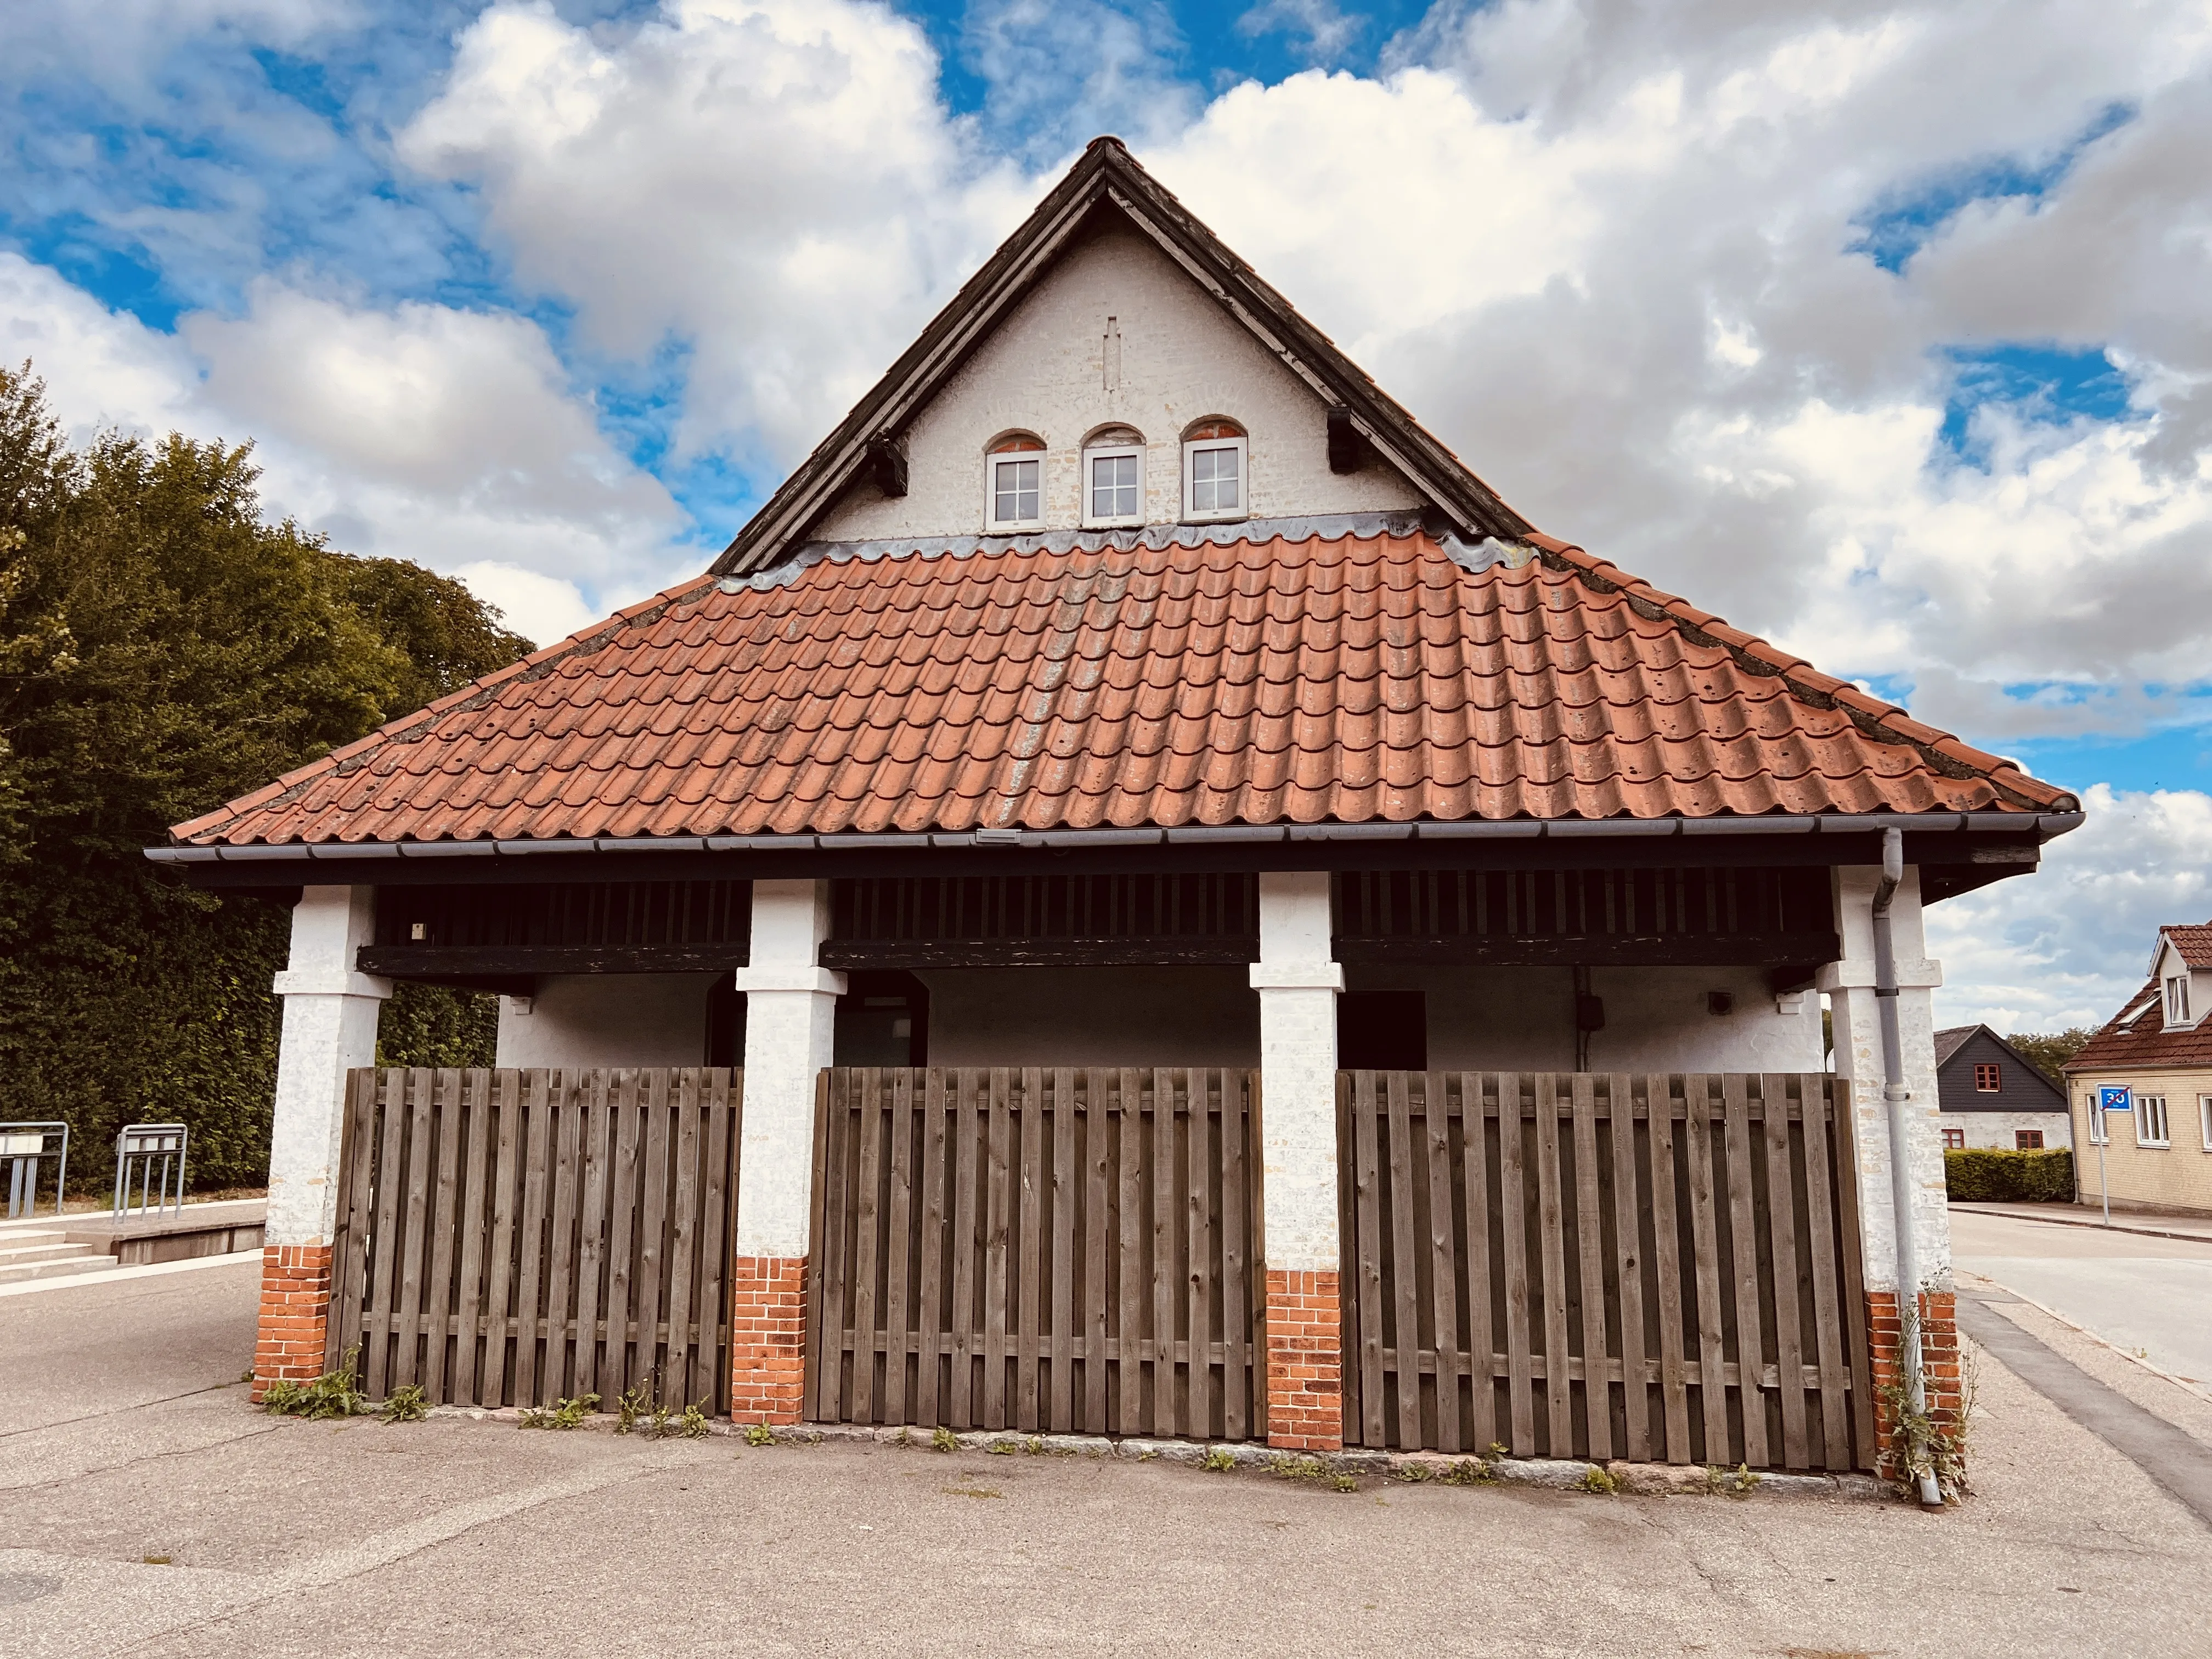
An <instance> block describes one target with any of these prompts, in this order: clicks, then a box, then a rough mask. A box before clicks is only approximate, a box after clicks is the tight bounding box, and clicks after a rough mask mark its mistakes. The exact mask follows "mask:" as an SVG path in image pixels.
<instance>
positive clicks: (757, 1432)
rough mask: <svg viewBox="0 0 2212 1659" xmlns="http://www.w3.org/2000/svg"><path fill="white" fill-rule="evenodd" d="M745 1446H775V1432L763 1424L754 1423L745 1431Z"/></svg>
mask: <svg viewBox="0 0 2212 1659" xmlns="http://www.w3.org/2000/svg"><path fill="white" fill-rule="evenodd" d="M745 1444H747V1445H748V1446H773V1445H774V1444H775V1430H774V1429H772V1428H770V1427H769V1425H767V1423H765V1422H760V1423H755V1424H753V1425H750V1427H748V1428H747V1429H746V1430H745Z"/></svg>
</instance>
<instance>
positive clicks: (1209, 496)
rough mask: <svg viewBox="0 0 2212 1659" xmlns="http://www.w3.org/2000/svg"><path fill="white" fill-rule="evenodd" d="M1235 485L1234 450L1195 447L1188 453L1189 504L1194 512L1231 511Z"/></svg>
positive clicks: (1237, 494)
mask: <svg viewBox="0 0 2212 1659" xmlns="http://www.w3.org/2000/svg"><path fill="white" fill-rule="evenodd" d="M1239 499H1240V491H1239V489H1238V488H1237V452H1236V451H1235V450H1233V449H1198V450H1193V451H1192V452H1191V457H1190V506H1191V511H1193V512H1194V513H1234V512H1235V511H1236V510H1237V504H1238V501H1239Z"/></svg>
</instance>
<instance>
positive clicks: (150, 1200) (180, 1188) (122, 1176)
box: [115, 1123, 188, 1215]
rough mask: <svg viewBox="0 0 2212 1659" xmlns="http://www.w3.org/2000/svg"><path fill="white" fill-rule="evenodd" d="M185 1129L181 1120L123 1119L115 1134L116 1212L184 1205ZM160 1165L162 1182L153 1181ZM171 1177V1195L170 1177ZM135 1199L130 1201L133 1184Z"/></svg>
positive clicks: (146, 1212) (151, 1211)
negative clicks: (172, 1190)
mask: <svg viewBox="0 0 2212 1659" xmlns="http://www.w3.org/2000/svg"><path fill="white" fill-rule="evenodd" d="M186 1139H188V1132H187V1131H186V1129H185V1126H184V1125H183V1124H181V1123H126V1124H125V1125H124V1126H123V1129H122V1132H121V1133H118V1135H117V1136H116V1137H115V1213H116V1214H117V1215H125V1214H130V1215H159V1214H161V1213H162V1212H164V1211H167V1210H171V1209H173V1210H174V1212H175V1213H177V1214H179V1215H181V1214H183V1213H184V1209H185V1141H186ZM157 1165H158V1166H159V1170H160V1175H161V1182H160V1186H159V1187H158V1188H156V1186H155V1169H156V1166H157ZM172 1177H174V1181H175V1190H174V1196H173V1198H172V1194H171V1178H172ZM134 1184H135V1185H136V1186H137V1189H138V1201H137V1204H135V1205H132V1204H131V1203H130V1199H131V1188H132V1186H133V1185H134Z"/></svg>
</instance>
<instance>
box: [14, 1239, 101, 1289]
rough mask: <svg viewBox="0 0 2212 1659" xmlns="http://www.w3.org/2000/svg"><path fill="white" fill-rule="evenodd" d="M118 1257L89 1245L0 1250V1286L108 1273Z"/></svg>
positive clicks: (56, 1245)
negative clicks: (108, 1269) (35, 1280)
mask: <svg viewBox="0 0 2212 1659" xmlns="http://www.w3.org/2000/svg"><path fill="white" fill-rule="evenodd" d="M114 1265H115V1258H114V1257H113V1256H112V1255H108V1254H107V1252H106V1251H105V1250H100V1249H94V1247H93V1246H91V1245H89V1244H54V1245H51V1246H48V1247H46V1248H45V1249H20V1248H16V1249H6V1250H0V1285H20V1284H21V1283H23V1282H24V1281H25V1280H26V1279H61V1278H66V1277H69V1276H70V1275H72V1274H76V1273H100V1272H104V1271H105V1270H106V1269H107V1268H110V1267H113V1266H114Z"/></svg>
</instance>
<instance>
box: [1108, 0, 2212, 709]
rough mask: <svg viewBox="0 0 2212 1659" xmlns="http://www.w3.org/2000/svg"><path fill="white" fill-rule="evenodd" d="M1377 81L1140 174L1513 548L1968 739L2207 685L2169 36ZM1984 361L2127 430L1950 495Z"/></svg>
mask: <svg viewBox="0 0 2212 1659" xmlns="http://www.w3.org/2000/svg"><path fill="white" fill-rule="evenodd" d="M1386 61H1387V64H1388V65H1389V70H1388V72H1387V73H1385V74H1384V75H1383V76H1380V77H1379V78H1361V77H1354V76H1348V75H1335V76H1322V75H1320V74H1318V73H1311V74H1308V75H1304V76H1297V77H1294V78H1292V79H1291V80H1289V81H1286V82H1283V83H1281V84H1279V85H1276V86H1273V87H1264V88H1263V87H1260V86H1257V85H1251V84H1247V85H1244V86H1242V87H1239V88H1236V89H1234V90H1232V91H1231V92H1230V93H1228V94H1225V95H1224V96H1222V97H1221V98H1219V99H1218V100H1215V101H1214V102H1213V103H1212V105H1211V106H1209V107H1208V109H1207V110H1206V113H1205V115H1204V117H1203V118H1201V119H1200V121H1198V122H1197V123H1195V124H1194V125H1192V126H1191V127H1190V128H1189V129H1188V130H1187V131H1185V132H1183V133H1182V134H1181V135H1179V136H1178V137H1176V139H1175V140H1174V141H1173V142H1171V143H1166V144H1162V145H1158V146H1156V147H1154V148H1153V149H1152V150H1150V151H1148V152H1147V154H1146V159H1147V161H1149V162H1151V163H1152V165H1154V166H1155V167H1157V168H1158V171H1159V172H1160V173H1161V174H1162V176H1163V177H1164V179H1165V180H1166V181H1167V183H1168V184H1169V185H1170V186H1171V187H1172V188H1174V189H1176V191H1177V192H1178V193H1179V194H1180V195H1182V197H1183V198H1184V199H1185V200H1186V201H1188V203H1189V204H1191V205H1192V207H1193V208H1194V210H1196V211H1197V212H1199V213H1200V215H1201V216H1204V217H1206V219H1207V220H1208V222H1211V223H1212V224H1213V225H1215V227H1216V228H1218V229H1219V230H1221V231H1222V233H1223V234H1225V236H1226V237H1227V239H1228V240H1230V241H1231V244H1232V245H1233V246H1236V247H1237V249H1238V251H1239V252H1242V253H1243V254H1244V255H1245V256H1246V257H1247V258H1250V259H1252V260H1253V261H1254V263H1255V264H1256V265H1257V266H1258V267H1259V268H1260V269H1261V270H1262V271H1263V272H1264V273H1266V274H1267V276H1268V277H1269V278H1270V280H1272V281H1273V282H1274V283H1277V284H1278V285H1279V287H1281V288H1282V289H1285V292H1287V293H1288V294H1289V295H1291V297H1292V299H1293V300H1294V301H1297V303H1298V304H1299V305H1300V306H1301V307H1303V308H1304V309H1306V310H1307V311H1308V312H1309V313H1310V314H1312V315H1314V316H1315V317H1316V320H1317V321H1319V322H1320V323H1321V324H1322V326H1324V327H1325V328H1327V329H1328V330H1329V331H1331V332H1332V333H1334V335H1335V336H1336V337H1338V338H1339V339H1340V341H1342V342H1344V343H1346V344H1347V345H1349V346H1351V347H1352V349H1353V350H1354V352H1355V355H1357V356H1359V357H1360V358H1361V359H1362V361H1363V362H1364V365H1365V366H1366V367H1367V368H1370V370H1371V371H1373V372H1374V373H1375V374H1376V375H1377V376H1378V378H1379V379H1380V380H1382V381H1383V384H1384V385H1385V386H1389V387H1390V388H1391V389H1392V390H1393V391H1394V392H1396V393H1397V394H1398V395H1399V396H1400V397H1401V398H1402V399H1403V400H1404V401H1406V402H1407V403H1408V404H1410V405H1411V406H1412V407H1413V410H1414V411H1415V412H1416V414H1418V415H1419V416H1422V417H1423V418H1425V420H1426V421H1427V422H1429V424H1431V426H1432V428H1435V429H1436V430H1437V431H1438V433H1439V434H1440V435H1442V436H1443V437H1444V438H1445V440H1446V441H1448V442H1449V443H1451V444H1452V446H1453V447H1455V448H1456V449H1457V450H1458V451H1459V453H1461V454H1462V456H1463V457H1465V458H1466V459H1468V461H1469V462H1470V464H1472V465H1474V466H1475V468H1476V469H1477V470H1478V471H1481V472H1482V473H1483V474H1484V475H1485V476H1486V477H1487V478H1488V479H1489V481H1490V482H1491V483H1492V484H1493V485H1494V486H1495V487H1497V488H1498V489H1499V490H1500V491H1501V493H1502V494H1504V495H1505V497H1506V498H1507V499H1508V500H1509V501H1512V502H1513V503H1514V504H1515V505H1516V507H1520V508H1521V509H1522V511H1523V512H1525V513H1528V515H1529V516H1530V517H1531V518H1532V519H1534V520H1535V521H1536V522H1537V523H1538V524H1540V525H1541V526H1543V527H1544V528H1546V529H1547V530H1550V531H1552V532H1554V533H1557V534H1561V535H1565V536H1568V537H1571V538H1574V539H1576V540H1578V541H1581V542H1583V544H1586V545H1588V546H1589V547H1591V548H1592V549H1594V550H1597V551H1600V552H1601V553H1604V554H1606V555H1607V556H1610V557H1613V558H1614V559H1616V560H1617V561H1618V562H1620V563H1621V564H1622V565H1624V566H1625V567H1626V568H1629V569H1631V570H1634V571H1636V572H1638V574H1644V575H1646V576H1649V577H1650V578H1651V579H1652V580H1655V581H1656V582H1658V583H1660V584H1661V585H1662V586H1668V587H1672V588H1674V589H1675V590H1676V591H1679V592H1685V593H1686V594H1688V595H1689V596H1691V597H1692V599H1695V600H1696V602H1697V603H1699V605H1704V606H1706V607H1708V608H1711V609H1714V610H1717V611H1722V612H1723V613H1725V614H1727V615H1728V616H1729V617H1730V618H1731V620H1734V621H1735V622H1738V623H1741V624H1743V625H1745V626H1747V627H1750V628H1753V629H1757V630H1759V631H1761V632H1764V633H1766V634H1768V635H1771V636H1772V637H1774V638H1775V639H1777V640H1778V641H1779V642H1780V643H1782V644H1784V646H1786V647H1790V648H1792V649H1795V650H1796V651H1799V652H1801V653H1803V654H1804V655H1806V656H1808V657H1809V658H1810V659H1813V660H1814V661H1815V662H1817V663H1819V664H1820V665H1823V666H1825V667H1827V668H1830V669H1831V670H1832V671H1838V672H1844V673H1850V674H1854V675H1862V676H1881V677H1888V678H1890V679H1891V680H1892V682H1893V683H1896V684H1907V685H1911V686H1913V687H1914V695H1913V702H1914V708H1915V712H1916V713H1918V714H1922V715H1923V717H1925V718H1928V719H1930V720H1936V721H1937V722H1939V723H1942V724H1946V725H1950V726H1955V727H1961V728H1964V729H1965V730H1966V731H1967V732H1970V733H1977V734H1983V735H1985V736H1986V737H1987V738H1990V739H1991V740H1996V739H2000V738H2007V737H2012V736H2026V735H2029V734H2031V733H2035V734H2041V735H2045V736H2049V735H2054V734H2063V733H2067V732H2112V731H2136V730H2141V729H2142V726H2143V724H2144V723H2145V722H2146V721H2147V720H2150V719H2152V718H2154V716H2155V715H2156V714H2158V713H2159V712H2160V709H2161V708H2163V707H2164V705H2162V704H2161V703H2160V700H2159V697H2158V696H2156V695H2154V692H2153V690H2151V689H2150V688H2153V687H2155V686H2159V685H2171V684H2178V683H2179V684H2185V683H2190V682H2192V681H2193V682H2202V681H2203V679H2204V678H2206V675H2207V664H2208V658H2207V653H2206V652H2205V650H2204V641H2203V634H2204V629H2203V617H2205V616H2206V615H2207V614H2208V601H2212V467H2208V465H2207V464H2206V459H2205V458H2206V455H2207V453H2208V446H2207V444H2206V443H2205V441H2203V435H2201V434H2199V433H2198V432H2197V430H2196V427H2195V424H2194V423H2195V422H2198V421H2200V420H2203V419H2208V418H2212V415H2207V414H2202V413H2200V404H2202V405H2203V408H2204V410H2212V392H2207V391H2206V388H2207V387H2212V361H2208V352H2207V350H2206V348H2205V345H2204V341H2205V338H2206V337H2207V330H2208V327H2209V326H2212V325H2207V323H2206V322H2205V319H2204V313H2203V306H2202V303H2201V295H2202V294H2203V292H2204V291H2205V290H2206V287H2207V283H2208V279H2212V232H2208V230H2207V228H2206V227H2207V215H2208V212H2209V211H2212V209H2209V208H2208V202H2212V196H2208V193H2207V192H2206V191H2205V190H2204V186H2203V173H2202V167H2201V162H2195V161H2192V160H2191V159H2185V158H2196V157H2201V155H2202V154H2203V149H2204V145H2205V143H2207V142H2208V139H2209V138H2212V129H2208V126H2207V116H2206V113H2205V106H2206V102H2207V99H2208V95H2212V80H2208V77H2207V76H2206V73H2205V71H2206V69H2207V67H2208V64H2212V31H2208V28H2207V25H2206V21H2205V18H2204V14H2203V10H2202V8H2201V7H2198V6H2196V5H2192V4H2187V3H2182V0H2173V3H2166V4H2157V3H2151V4H2145V5H2142V6H2140V7H2137V8H2136V9H2134V10H2133V11H2131V12H2130V21H2129V24H2128V26H2127V27H2124V28H2115V27H2112V26H2111V25H2110V23H2109V21H2107V20H2102V19H2100V18H2099V17H2098V16H2096V15H2092V14H2088V13H2084V12H2082V11H2081V10H2080V9H2078V8H2074V7H2070V6H2067V5H2063V4H2056V3H2054V4H2043V5H2021V4H2017V3H2003V4H1998V3H1992V0H1982V3H1967V4H1951V3H1946V4H1943V5H1941V6H1936V5H1917V6H1916V5H1895V4H1875V3H1870V0H1869V3H1847V0H1836V3H1831V4H1828V5H1825V6H1823V7H1820V8H1818V9H1813V10H1805V9H1786V8H1756V9H1753V8H1744V7H1741V6H1738V5H1735V4H1732V3H1725V0H1697V3H1685V4H1682V5H1680V6H1669V7H1663V8H1655V7H1649V6H1644V5H1638V4H1632V3H1628V0H1504V3H1499V4H1492V5H1483V6H1480V7H1477V6H1473V5H1468V6H1458V5H1454V4H1449V3H1448V4H1445V5H1441V6H1439V7H1437V9H1435V10H1434V11H1432V13H1431V15H1430V17H1429V18H1428V20H1427V21H1425V24H1424V25H1423V26H1422V27H1421V28H1419V30H1417V31H1414V32H1413V33H1411V34H1409V35H1408V36H1407V37H1405V38H1403V39H1401V40H1399V41H1398V42H1396V43H1395V44H1394V46H1393V48H1392V50H1391V52H1390V53H1389V55H1388V58H1387V60H1386ZM2115 110H2118V111H2121V112H2123V113H2122V115H2120V116H2118V117H2115V116H2114V115H2113V114H2112V112H2113V111H2115ZM2088 133H2101V135H2102V136H2100V137H2094V138H2093V141H2087V142H2085V140H2084V135H2085V134H2088ZM2027 177H2033V178H2035V179H2039V180H2041V181H2044V182H2045V185H2047V187H2046V188H2045V189H2043V190H2042V191H2041V193H2040V194H2037V193H2034V192H2032V191H2027V189H2026V188H2025V187H2024V186H2022V187H2019V188H2015V187H2014V186H2012V185H2005V186H2004V187H2003V188H2004V189H2005V190H2009V191H2010V192H2011V193H2010V194H2008V195H2005V194H2002V191H1999V189H1998V186H1997V185H1994V184H1993V185H1990V191H1992V192H1996V194H1997V195H2000V196H2002V199H1988V200H1978V199H1975V197H1974V191H1975V189H1976V188H1977V187H1978V186H1976V185H1975V184H1974V182H1973V181H1974V180H1976V179H2012V180H2017V179H2021V178H2027ZM1962 181H1963V182H1962ZM1936 182H1940V183H1941V184H1942V191H1936V192H1935V194H1933V195H1931V194H1930V192H1931V191H1933V190H1934V187H1935V184H1936ZM1944 191H1948V192H1949V194H1948V196H1945V195H1944V194H1943V192H1944ZM1947 202H1948V206H1947V205H1944V203H1947ZM1960 202H1964V203H1965V204H1966V205H1965V206H1964V208H1963V209H1960V208H1959V207H1958V204H1959V203H1960ZM1931 203H1933V204H1936V205H1932V206H1931V205H1929V204H1931ZM1916 204H1918V205H1917V206H1916ZM1954 209H1955V210H1954ZM1884 214H1888V215H1890V216H1892V218H1893V220H1894V221H1895V222H1894V224H1893V234H1897V235H1901V236H1903V237H1905V246H1906V250H1907V252H1910V253H1911V257H1910V258H1905V259H1903V260H1901V261H1893V262H1892V266H1887V267H1886V266H1885V264H1882V263H1880V262H1878V261H1877V260H1876V258H1875V257H1874V253H1873V252H1872V251H1871V250H1870V249H1869V246H1868V240H1867V239H1868V226H1869V223H1870V222H1872V221H1873V220H1874V219H1875V218H1876V217H1878V216H1881V215H1884ZM1900 215H1901V216H1902V217H1901V218H1900V217H1899V216H1900ZM1899 227H1901V228H1899ZM1915 238H1917V239H1918V241H1919V244H1920V245H1919V246H1918V247H1917V252H1915V251H1912V249H1911V242H1912V240H1913V239H1915ZM2100 241H2101V242H2102V243H2103V244H2105V246H2100V247H2099V248H2097V249H2096V251H2095V252H2087V253H2084V252H2081V250H2082V249H2083V248H2084V246H2085V244H2091V243H2096V242H2100ZM2074 266H2081V267H2086V269H2069V267H2074ZM1892 267H1893V268H1892ZM2015 341H2021V342H2026V343H2032V344H2039V345H2040V344H2057V345H2059V346H2064V347H2071V348H2075V349H2109V350H2110V351H2111V352H2112V355H2113V356H2114V358H2115V360H2116V361H2118V362H2121V363H2122V364H2123V365H2124V368H2125V370H2126V373H2127V374H2128V376H2129V379H2130V386H2131V388H2132V393H2133V398H2134V402H2133V404H2132V406H2131V407H2130V409H2129V410H2128V411H2127V413H2126V414H2125V416H2124V417H2123V418H2121V419H2119V420H2118V421H2110V420H2095V419H2089V418H2087V417H2076V418H2072V419H2052V418H2051V416H2050V411H2048V410H2041V411H2039V410H2027V409H2009V410H2008V409H2006V408H2003V407H2001V406H1992V405H1988V404H1984V406H1983V408H1982V409H1981V410H1980V411H1979V413H1978V414H1977V415H1976V416H1973V423H1972V445H1971V446H1970V448H1971V449H1972V452H1973V454H1974V459H1972V461H1968V460H1965V459H1961V458H1960V456H1959V455H1958V454H1957V453H1954V448H1953V447H1951V445H1950V444H1949V443H1948V442H1947V441H1946V440H1945V438H1944V436H1943V428H1944V426H1945V423H1946V421H1947V418H1949V417H1950V416H1951V414H1952V411H1951V410H1950V409H1949V407H1948V405H1949V403H1950V400H1951V398H1952V394H1953V391H1954V382H1955V380H1956V377H1957V374H1958V368H1957V365H1956V362H1955V361H1954V357H1953V356H1952V352H1953V350H1954V348H1959V347H1980V346H1986V345H1989V344H1990V343H2007V342H2015ZM1929 665H1936V666H1935V667H1933V668H1930V667H1929ZM2024 689H2026V690H2028V691H2031V692H2033V696H2023V695H2022V693H2023V690H2024Z"/></svg>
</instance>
